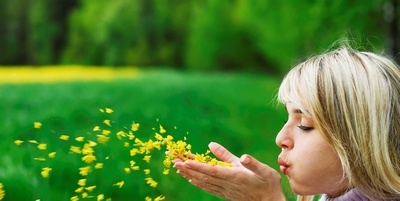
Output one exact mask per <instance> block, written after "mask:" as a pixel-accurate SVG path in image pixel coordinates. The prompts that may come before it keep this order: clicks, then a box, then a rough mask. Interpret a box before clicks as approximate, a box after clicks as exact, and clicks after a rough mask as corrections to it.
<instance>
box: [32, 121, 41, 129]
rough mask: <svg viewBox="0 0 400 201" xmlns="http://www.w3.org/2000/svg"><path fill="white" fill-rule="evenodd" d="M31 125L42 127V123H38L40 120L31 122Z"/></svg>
mask: <svg viewBox="0 0 400 201" xmlns="http://www.w3.org/2000/svg"><path fill="white" fill-rule="evenodd" d="M33 127H34V128H41V127H42V123H40V122H37V121H36V122H33Z"/></svg>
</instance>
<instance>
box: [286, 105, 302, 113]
mask: <svg viewBox="0 0 400 201" xmlns="http://www.w3.org/2000/svg"><path fill="white" fill-rule="evenodd" d="M285 110H286V111H288V110H287V107H286V104H285ZM293 113H295V114H303V111H301V110H300V109H298V108H296V109H293Z"/></svg>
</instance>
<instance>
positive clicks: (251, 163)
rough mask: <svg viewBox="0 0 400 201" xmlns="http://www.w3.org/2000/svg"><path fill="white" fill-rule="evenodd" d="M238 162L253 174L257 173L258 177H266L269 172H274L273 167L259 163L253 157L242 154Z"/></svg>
mask: <svg viewBox="0 0 400 201" xmlns="http://www.w3.org/2000/svg"><path fill="white" fill-rule="evenodd" d="M240 163H241V164H242V165H243V166H244V167H245V168H247V169H248V170H250V171H252V172H253V173H254V174H256V175H259V178H261V179H262V178H268V177H269V176H270V174H271V172H276V171H275V170H274V169H272V168H271V167H269V166H268V165H265V164H264V163H261V162H260V161H258V160H257V159H255V158H254V157H252V156H250V155H248V154H244V155H242V156H241V157H240Z"/></svg>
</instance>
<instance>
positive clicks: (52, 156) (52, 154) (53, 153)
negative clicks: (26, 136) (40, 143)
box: [48, 152, 56, 158]
mask: <svg viewBox="0 0 400 201" xmlns="http://www.w3.org/2000/svg"><path fill="white" fill-rule="evenodd" d="M48 156H49V158H55V157H56V152H50V153H49V154H48Z"/></svg>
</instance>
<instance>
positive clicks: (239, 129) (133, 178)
mask: <svg viewBox="0 0 400 201" xmlns="http://www.w3.org/2000/svg"><path fill="white" fill-rule="evenodd" d="M30 70H32V69H30ZM48 70H49V69H48ZM92 70H93V69H92ZM100 71H101V70H98V71H97V72H100ZM103 71H104V69H103ZM7 72H8V71H7ZM25 72H26V71H25ZM36 72H37V71H35V70H32V71H30V73H27V74H26V76H27V77H28V78H24V79H21V80H19V81H13V80H15V79H11V78H10V77H13V76H14V78H16V77H19V76H18V74H15V73H14V74H13V73H11V74H7V73H6V71H1V70H0V74H2V75H3V78H2V80H3V81H4V82H3V83H0V100H1V104H0V111H1V112H2V113H1V114H2V115H0V122H1V123H2V125H1V127H0V135H1V137H2V140H1V141H0V143H1V144H0V153H1V155H0V183H3V185H4V190H5V191H6V196H5V198H4V200H7V201H8V200H9V201H16V200H18V201H25V200H26V201H28V200H29V201H33V200H37V199H40V200H41V201H47V200H52V201H53V200H57V201H58V200H70V198H71V197H72V196H74V195H77V194H79V193H76V192H74V191H75V190H76V189H77V188H78V187H79V186H78V184H77V181H78V180H79V179H81V178H82V176H81V175H80V174H79V171H78V169H79V167H82V166H83V165H84V164H83V162H82V161H81V159H80V157H79V156H78V155H77V154H71V153H70V151H69V146H70V145H76V146H80V145H81V144H79V142H76V141H74V140H73V139H74V138H75V137H79V136H86V137H87V138H88V139H89V138H90V137H94V135H93V127H94V126H96V125H101V124H102V122H103V120H104V119H110V120H111V122H112V131H113V132H116V131H118V130H119V129H127V128H128V127H130V125H131V124H132V123H133V122H138V123H140V129H139V131H137V133H136V134H135V135H136V136H138V137H140V138H143V139H147V138H151V137H152V136H153V135H154V133H155V130H154V128H155V129H156V130H157V129H158V128H159V125H160V124H161V125H162V126H163V127H164V128H165V129H166V130H167V132H168V133H169V134H171V135H173V136H174V137H176V138H181V139H183V138H184V137H185V136H186V137H187V141H188V142H189V143H190V144H191V145H192V149H193V151H194V152H200V153H204V152H205V150H206V149H207V144H208V143H209V142H211V141H215V142H219V143H221V144H223V145H224V146H226V147H227V148H228V149H230V150H232V152H233V153H234V154H237V155H241V154H243V153H249V154H252V155H254V156H256V157H258V158H259V159H260V160H261V161H263V162H265V163H267V164H269V165H270V166H272V167H273V168H275V169H277V168H278V164H277V155H278V153H279V152H280V150H279V148H278V147H277V146H276V145H275V135H276V134H277V132H278V131H279V129H280V128H281V126H282V124H283V122H284V121H285V119H286V114H285V112H284V109H283V108H282V107H281V106H277V104H276V102H275V101H274V96H275V94H276V92H277V88H278V86H279V82H280V79H277V78H273V77H268V76H266V75H263V76H258V75H244V74H222V73H220V74H198V73H182V72H176V71H169V70H162V71H139V70H132V71H124V72H123V73H119V74H118V73H114V72H109V71H107V70H106V72H105V73H104V78H99V77H98V78H95V76H94V77H93V76H91V75H93V74H95V72H96V70H95V71H93V72H91V73H89V71H87V72H85V71H83V72H81V73H78V77H79V79H78V80H76V79H62V76H61V77H58V78H57V79H56V77H55V76H56V75H57V72H56V71H54V72H53V73H49V74H45V73H44V71H42V72H41V73H39V74H41V75H46V76H44V77H43V76H42V77H41V78H40V79H34V78H35V77H37V76H38V75H36V76H35V73H36ZM75 72H77V71H76V69H75ZM85 73H86V75H87V76H82V74H85ZM62 74H64V75H66V74H67V73H66V72H62V73H61V75H62ZM100 74H101V73H99V75H100ZM109 75H112V76H111V77H110V76H109ZM71 76H72V75H71ZM75 76H77V75H75ZM0 77H1V76H0ZM29 77H31V78H32V79H29ZM46 77H47V78H49V79H48V80H47V81H46V79H45V78H46ZM72 77H73V76H72ZM85 78H88V79H85ZM7 80H8V81H7ZM24 80H29V81H24ZM57 80H61V81H62V82H57ZM41 81H45V82H41ZM106 107H108V108H112V109H113V110H114V112H113V113H112V114H106V113H101V112H99V109H100V108H106ZM33 122H41V123H42V125H43V126H42V128H40V129H35V128H34V127H33ZM187 133H188V134H187ZM63 134H66V135H69V136H70V137H71V139H70V140H69V141H68V142H65V141H61V140H60V139H59V136H60V135H63ZM17 139H19V140H24V141H25V143H23V144H22V145H21V146H17V145H15V144H14V141H15V140H17ZM31 139H37V140H38V141H40V142H43V143H47V144H48V147H47V150H46V151H41V150H38V149H37V148H36V145H34V144H30V143H26V141H27V140H31ZM50 151H55V152H56V153H57V155H56V157H55V158H51V159H47V160H46V161H42V162H41V161H35V160H33V158H35V157H40V156H43V155H45V154H47V153H48V152H50ZM159 152H160V153H156V154H155V155H154V156H153V158H152V162H151V163H150V164H147V163H145V162H144V161H142V160H139V159H138V160H136V159H135V160H136V161H138V163H139V165H140V166H141V167H146V166H148V168H149V169H151V171H152V173H151V175H152V177H153V178H154V179H155V180H157V181H158V186H157V187H156V188H151V187H149V186H148V185H147V184H146V182H145V180H144V178H145V177H146V175H144V174H143V173H142V171H136V172H135V171H132V172H131V173H129V174H127V173H126V172H124V168H125V167H127V166H129V161H130V160H132V157H131V156H130V155H129V149H127V147H124V144H123V142H122V141H121V140H118V139H117V138H116V137H113V138H112V139H110V141H109V142H108V143H107V144H105V145H102V146H101V147H100V148H98V150H96V156H97V159H98V161H101V160H103V161H102V162H104V168H102V169H100V170H96V171H93V172H92V173H91V174H89V175H88V176H87V177H86V178H87V182H88V184H87V186H90V185H96V188H95V189H94V190H93V191H92V192H90V194H91V195H93V196H96V195H98V194H104V196H105V198H111V199H112V200H113V201H126V200H135V201H136V200H145V197H146V196H150V197H152V198H154V197H156V196H159V195H165V197H166V199H165V200H171V201H172V200H173V201H184V200H201V201H207V200H219V199H218V198H216V197H214V196H212V195H210V194H208V193H205V192H203V191H201V190H199V189H196V188H195V187H193V186H191V185H190V184H189V183H188V182H187V181H186V180H185V179H183V178H181V177H180V176H179V175H177V174H176V173H175V172H174V171H172V172H171V173H170V174H169V175H167V176H166V175H162V174H161V172H162V171H163V164H162V159H163V156H164V155H163V154H164V153H163V151H159ZM107 156H109V159H108V160H106V159H105V158H106V157H107ZM140 161H141V162H140ZM43 167H51V168H52V171H51V172H50V176H49V177H48V178H43V177H42V176H41V170H42V168H43ZM122 180H123V181H124V185H123V186H122V187H121V188H118V186H113V184H115V183H117V182H119V181H122ZM283 185H284V187H285V189H286V193H287V195H288V196H289V197H291V198H290V199H289V200H294V198H293V197H294V196H293V195H292V194H291V192H290V190H288V185H287V181H286V180H284V181H283ZM81 200H82V199H81ZM83 200H96V197H94V198H88V199H83Z"/></svg>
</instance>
